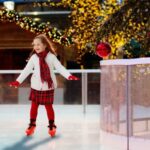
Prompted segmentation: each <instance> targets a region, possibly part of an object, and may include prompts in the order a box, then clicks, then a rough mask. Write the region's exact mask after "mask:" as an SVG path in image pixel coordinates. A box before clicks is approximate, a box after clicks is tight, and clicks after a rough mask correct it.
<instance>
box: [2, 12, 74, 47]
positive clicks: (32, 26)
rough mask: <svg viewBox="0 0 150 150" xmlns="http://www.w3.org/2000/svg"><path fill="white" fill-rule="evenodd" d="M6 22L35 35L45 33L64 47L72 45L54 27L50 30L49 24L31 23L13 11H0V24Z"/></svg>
mask: <svg viewBox="0 0 150 150" xmlns="http://www.w3.org/2000/svg"><path fill="white" fill-rule="evenodd" d="M7 21H8V22H14V23H16V25H18V26H20V27H21V28H22V29H25V30H28V31H30V32H33V33H36V34H41V33H45V34H46V35H47V36H48V37H49V38H50V39H52V40H53V41H54V42H57V43H60V44H63V45H66V46H68V45H70V44H72V39H71V37H70V36H68V37H67V36H66V35H64V34H63V33H62V32H60V31H59V30H58V29H57V28H55V27H54V28H52V27H51V26H50V23H49V22H47V23H44V22H43V23H37V22H35V21H33V19H32V18H29V17H23V16H21V15H20V14H19V13H17V12H15V11H14V10H6V9H0V22H7Z"/></svg>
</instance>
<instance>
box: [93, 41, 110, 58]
mask: <svg viewBox="0 0 150 150" xmlns="http://www.w3.org/2000/svg"><path fill="white" fill-rule="evenodd" d="M96 53H97V55H98V56H99V57H102V58H103V57H107V56H108V55H109V54H110V53H111V47H110V45H109V44H107V43H104V42H100V43H99V44H98V45H97V46H96Z"/></svg>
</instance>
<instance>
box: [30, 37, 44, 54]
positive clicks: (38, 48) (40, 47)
mask: <svg viewBox="0 0 150 150" xmlns="http://www.w3.org/2000/svg"><path fill="white" fill-rule="evenodd" d="M32 45H33V49H34V50H35V52H36V53H41V52H43V51H45V49H46V45H45V44H43V43H42V41H41V40H40V39H39V38H36V39H34V40H33V43H32Z"/></svg>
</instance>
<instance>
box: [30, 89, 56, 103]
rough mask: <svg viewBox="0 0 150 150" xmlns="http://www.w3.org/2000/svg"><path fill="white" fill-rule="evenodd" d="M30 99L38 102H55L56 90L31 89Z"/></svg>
mask: <svg viewBox="0 0 150 150" xmlns="http://www.w3.org/2000/svg"><path fill="white" fill-rule="evenodd" d="M29 100H31V101H34V102H35V103H37V104H41V105H45V104H53V101H54V90H48V91H37V90H34V89H31V91H30V96H29Z"/></svg>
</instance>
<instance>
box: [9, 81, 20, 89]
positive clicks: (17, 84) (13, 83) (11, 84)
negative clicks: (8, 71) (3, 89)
mask: <svg viewBox="0 0 150 150" xmlns="http://www.w3.org/2000/svg"><path fill="white" fill-rule="evenodd" d="M19 85H20V83H19V82H18V81H13V82H10V83H9V86H10V87H12V86H13V87H15V88H18V86H19Z"/></svg>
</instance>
